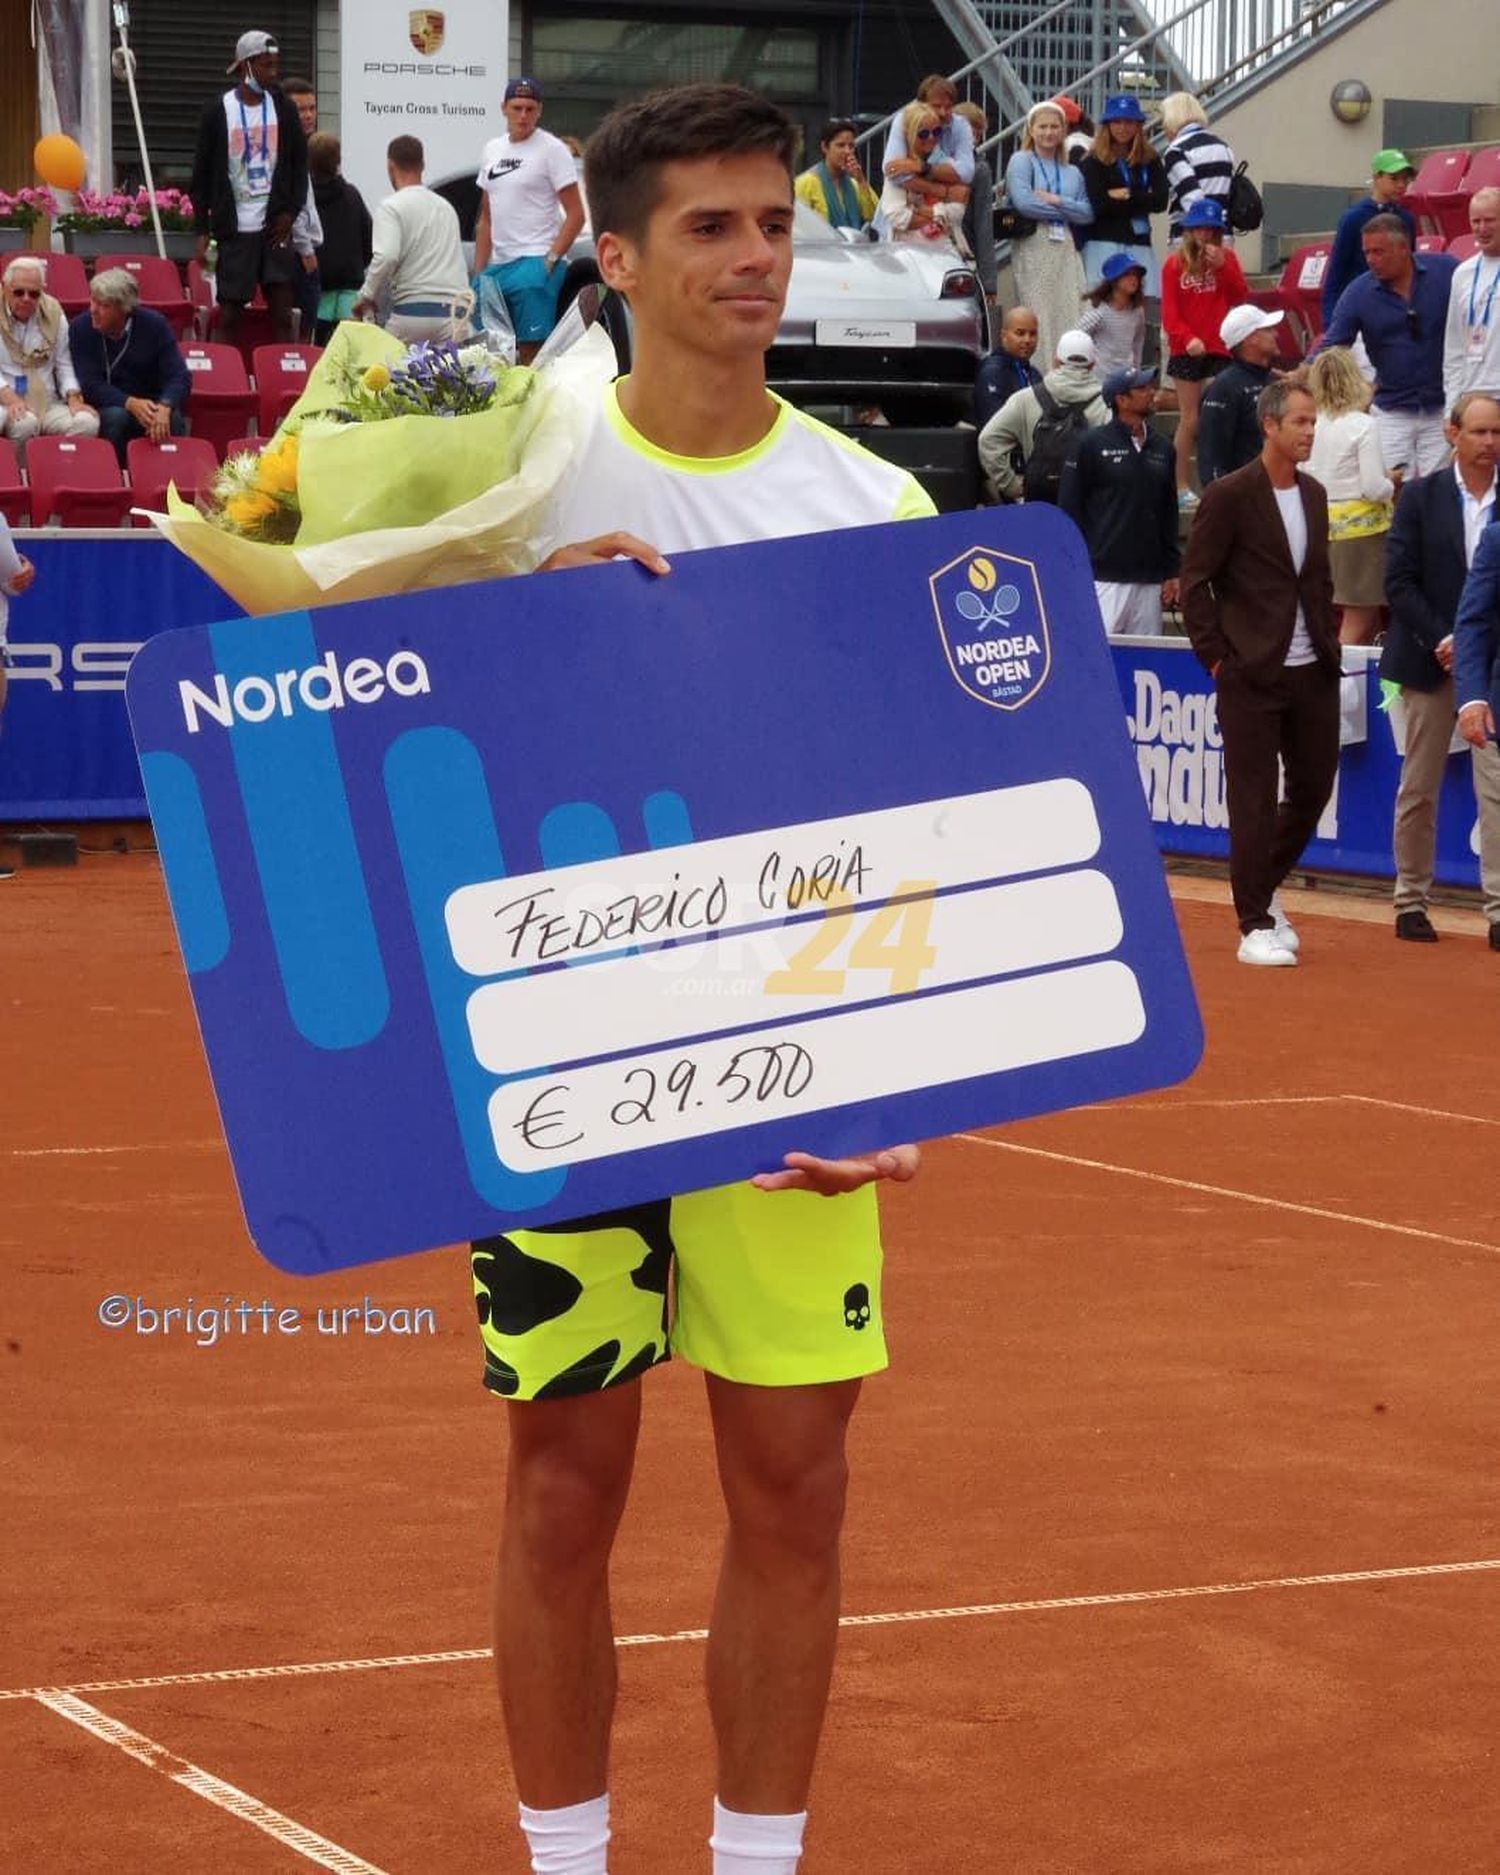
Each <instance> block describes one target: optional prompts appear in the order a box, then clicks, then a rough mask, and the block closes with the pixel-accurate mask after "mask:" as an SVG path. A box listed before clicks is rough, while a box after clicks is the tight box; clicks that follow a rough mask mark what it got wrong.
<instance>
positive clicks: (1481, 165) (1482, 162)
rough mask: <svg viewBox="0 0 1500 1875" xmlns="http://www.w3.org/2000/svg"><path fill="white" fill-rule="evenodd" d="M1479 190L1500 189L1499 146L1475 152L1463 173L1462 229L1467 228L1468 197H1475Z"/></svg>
mask: <svg viewBox="0 0 1500 1875" xmlns="http://www.w3.org/2000/svg"><path fill="white" fill-rule="evenodd" d="M1481 189H1500V146H1497V147H1496V148H1495V149H1492V150H1476V151H1475V152H1474V154H1473V155H1472V156H1471V157H1470V158H1469V167H1468V168H1467V169H1466V170H1465V171H1464V179H1463V187H1462V190H1461V193H1462V195H1463V198H1464V228H1465V230H1466V231H1467V228H1468V225H1469V224H1468V216H1469V197H1470V196H1471V195H1477V194H1478V193H1479V191H1480V190H1481Z"/></svg>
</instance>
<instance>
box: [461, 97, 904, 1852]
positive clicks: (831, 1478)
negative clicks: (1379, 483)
mask: <svg viewBox="0 0 1500 1875" xmlns="http://www.w3.org/2000/svg"><path fill="white" fill-rule="evenodd" d="M796 140H797V139H796V131H795V129H794V127H793V125H792V123H791V121H790V120H789V119H788V118H787V116H786V115H785V114H784V113H783V112H782V111H781V110H780V109H779V108H778V107H777V106H775V105H774V104H771V103H769V102H768V101H767V100H766V99H764V98H761V97H757V96H756V95H755V94H754V93H752V92H750V91H745V90H741V89H739V88H738V87H736V86H731V85H684V86H681V87H679V88H677V89H674V90H672V91H669V92H663V93H660V94H658V95H656V96H654V97H648V98H645V99H642V100H640V101H637V102H634V103H631V104H627V105H624V106H622V107H621V108H620V109H619V110H617V111H615V112H614V113H613V114H612V115H611V116H610V117H608V118H607V119H606V120H605V121H604V123H603V124H602V125H601V126H600V128H599V129H598V130H597V131H596V132H595V134H594V135H593V136H592V137H591V138H590V140H589V145H588V154H587V158H586V173H585V186H586V192H587V196H588V200H589V203H590V205H591V208H592V211H593V222H594V230H595V236H596V244H597V253H598V262H599V270H600V273H601V275H602V276H603V278H604V280H605V282H606V284H607V285H608V286H609V287H610V288H612V289H613V290H614V291H616V292H618V293H620V294H622V295H623V296H624V297H625V298H626V299H627V300H628V301H629V304H630V309H631V313H632V317H633V324H634V355H633V365H632V370H631V373H630V375H629V376H628V377H626V378H622V379H621V380H620V381H619V382H618V383H616V384H614V385H612V386H611V387H610V389H609V390H608V391H607V393H606V394H605V396H604V400H603V404H602V407H601V408H600V410H599V412H598V416H597V420H596V422H595V426H594V431H593V434H592V436H591V438H590V439H589V441H588V442H587V443H586V445H585V446H584V447H583V448H582V449H581V450H580V452H579V455H578V459H577V465H576V469H575V472H574V474H573V476H572V479H571V481H570V482H569V483H567V484H566V485H565V486H564V488H563V489H562V490H561V492H560V494H559V497H558V500H557V505H556V509H555V513H554V517H553V521H552V525H551V527H550V529H549V534H548V538H549V539H551V540H554V541H556V542H558V543H562V544H560V545H559V546H558V548H557V550H556V551H554V552H553V553H552V554H551V556H550V558H549V559H547V560H546V561H545V562H544V569H548V568H552V569H555V568H559V567H569V566H578V565H589V564H597V563H599V562H601V561H607V560H611V559H614V558H617V557H620V556H625V557H628V558H632V559H635V560H637V561H639V562H640V563H641V564H642V565H643V566H645V567H647V568H649V569H650V570H652V571H653V572H656V573H659V574H666V573H667V571H668V564H667V561H666V559H665V558H664V557H663V556H664V555H667V554H671V553H673V552H675V551H678V550H686V549H689V548H695V547H712V546H720V545H727V544H730V543H734V542H740V541H748V540H764V539H769V538H774V537H778V536H785V535H792V534H802V533H809V532H814V531H818V530H821V529H824V528H830V527H849V526H853V525H857V524H860V523H864V522H872V523H873V522H882V521H892V520H897V519H901V518H905V517H910V516H919V515H926V514H931V513H932V512H933V509H932V504H931V502H930V501H929V500H928V498H927V496H926V495H925V494H924V493H923V492H922V490H921V488H920V487H919V486H918V484H917V483H916V482H915V481H913V479H912V478H911V477H910V476H909V475H907V474H906V473H905V472H904V471H902V470H899V469H895V468H892V467H891V466H889V465H888V464H886V463H884V462H881V461H879V460H878V459H877V458H875V457H874V456H871V455H869V454H867V453H865V452H864V451H863V450H861V449H859V448H858V447H856V446H855V445H854V444H852V443H850V442H848V441H847V440H846V439H845V438H843V437H841V436H839V435H837V434H836V433H835V432H833V431H831V430H828V429H825V428H824V427H822V426H821V425H819V424H817V423H815V422H813V421H811V420H810V419H809V418H807V417H805V416H803V415H802V414H801V413H800V412H799V411H796V410H794V409H792V408H791V407H790V406H788V405H786V404H784V403H782V402H781V401H780V400H779V399H778V398H776V397H775V396H773V395H772V394H771V393H769V392H768V391H767V389H766V383H765V352H766V349H767V347H768V346H769V345H770V344H771V341H772V339H773V338H774V337H775V334H776V328H777V324H778V322H779V320H780V317H781V310H782V305H783V302H784V300H785V297H786V290H787V281H788V278H789V276H790V274H791V266H792V165H793V156H794V152H795V148H796ZM808 629H809V631H814V630H816V629H817V615H816V609H815V607H814V606H813V605H812V604H811V603H810V605H809V616H808ZM916 1169H917V1150H916V1148H915V1147H914V1146H909V1145H904V1146H896V1147H894V1148H892V1149H890V1150H886V1151H879V1152H873V1153H871V1154H870V1155H869V1156H868V1157H865V1158H853V1159H841V1160H832V1161H830V1160H824V1159H818V1158H814V1157H811V1156H809V1155H807V1154H804V1153H791V1154H788V1155H787V1158H786V1161H785V1165H784V1169H782V1170H780V1171H777V1172H772V1173H768V1174H764V1175H762V1176H760V1177H757V1178H755V1179H753V1180H751V1181H750V1182H748V1183H746V1184H743V1185H739V1186H732V1187H726V1188H724V1189H721V1190H716V1191H705V1192H694V1193H691V1194H689V1195H686V1196H683V1197H677V1198H670V1199H663V1200H661V1201H660V1202H658V1203H654V1204H648V1205H641V1206H639V1207H636V1208H634V1209H631V1210H626V1211H619V1212H614V1213H611V1214H609V1215H606V1216H599V1217H593V1218H586V1219H582V1220H579V1221H576V1222H573V1223H567V1224H560V1225H555V1226H551V1227H548V1228H546V1229H541V1230H524V1231H515V1232H512V1233H510V1234H509V1235H507V1236H503V1237H495V1238H490V1239H487V1240H486V1241H484V1242H481V1243H477V1244H475V1245H474V1246H473V1250H472V1263H473V1275H474V1288H475V1294H476V1298H477V1301H478V1308H479V1320H480V1326H481V1333H482V1336H483V1340H484V1348H485V1382H486V1385H487V1386H489V1387H490V1388H491V1389H493V1390H494V1391H495V1392H496V1393H498V1394H501V1395H502V1396H503V1397H504V1398H506V1399H507V1400H508V1401H509V1402H510V1410H509V1420H510V1428H509V1430H510V1469H509V1483H508V1489H507V1495H506V1505H505V1515H504V1528H503V1533H502V1538H501V1547H500V1563H499V1580H498V1591H497V1612H496V1650H495V1651H496V1661H497V1666H498V1671H499V1680H500V1694H501V1703H502V1707H503V1711H504V1716H505V1724H506V1730H507V1735H508V1738H509V1743H510V1754H511V1761H512V1765H513V1767H514V1772H515V1778H516V1785H517V1788H518V1791H519V1794H520V1797H521V1824H522V1827H523V1829H524V1830H525V1833H526V1837H527V1840H528V1843H529V1846H530V1851H531V1858H532V1862H531V1866H532V1868H533V1870H534V1871H536V1875H605V1870H606V1853H607V1844H608V1841H609V1798H608V1766H609V1742H610V1726H611V1719H612V1715H613V1708H614V1703H615V1684H616V1681H615V1649H614V1637H613V1632H612V1628H611V1621H610V1605H609V1559H610V1551H611V1548H612V1546H613V1543H614V1537H615V1531H616V1527H617V1525H618V1523H619V1519H620V1515H621V1512H622V1511H623V1509H624V1506H625V1500H626V1495H627V1492H628V1490H629V1486H630V1477H631V1469H632V1465H633V1462H634V1456H635V1448H636V1437H637V1431H638V1428H639V1424H640V1412H641V1385H640V1383H641V1377H642V1375H643V1374H645V1373H646V1372H647V1371H649V1370H650V1369H651V1368H652V1367H655V1366H657V1365H658V1364H659V1363H661V1362H663V1361H665V1360H666V1359H668V1357H669V1355H670V1354H671V1353H674V1352H675V1353H676V1354H678V1355H680V1356H682V1358H683V1359H685V1360H688V1361H690V1362H692V1363H693V1364H694V1365H695V1366H698V1367H701V1368H702V1369H703V1371H704V1374H705V1377H706V1381H707V1390H708V1404H709V1412H710V1417H711V1420H712V1425H713V1435H714V1440H715V1446H716V1452H717V1458H718V1468H719V1476H720V1481H721V1485H722V1489H723V1494H724V1501H725V1505H726V1508H727V1512H728V1532H727V1539H726V1542H725V1547H724V1556H723V1565H722V1569H721V1572H720V1576H719V1585H718V1592H717V1596H716V1599H715V1603H714V1609H713V1617H712V1631H711V1635H710V1639H709V1643H708V1657H707V1682H708V1701H709V1708H710V1712H711V1716H712V1719H713V1726H714V1732H715V1737H716V1739H717V1745H718V1794H717V1796H716V1798H715V1802H714V1811H713V1834H712V1837H711V1847H712V1853H713V1869H714V1871H715V1875H793V1871H795V1869H796V1867H797V1863H798V1860H799V1858H800V1855H801V1849H802V1837H803V1828H804V1825H805V1822H806V1806H807V1796H808V1788H809V1785H810V1782H811V1778H812V1771H813V1760H814V1756H815V1754H816V1750H817V1744H818V1736H819V1732H820V1730H821V1727H822V1723H823V1714H824V1708H825V1706H826V1704H827V1699H828V1688H829V1680H830V1676H831V1674H832V1669H833V1657H834V1647H835V1642H836V1639H837V1631H838V1615H839V1534H840V1529H841V1525H842V1522H843V1515H844V1496H845V1471H846V1466H845V1450H844V1447H845V1431H846V1428H847V1426H848V1423H849V1418H850V1415H851V1414H852V1413H853V1411H854V1407H855V1403H856V1401H857V1399H858V1397H859V1390H860V1383H861V1380H862V1378H863V1376H864V1375H866V1374H868V1373H873V1372H875V1371H876V1370H877V1369H879V1368H881V1367H883V1366H884V1365H885V1364H886V1352H885V1340H884V1334H883V1331H882V1316H881V1308H880V1257H881V1252H880V1230H879V1221H878V1217H877V1213H876V1198H875V1186H876V1184H877V1183H878V1182H879V1181H880V1180H882V1179H897V1180H905V1179H909V1178H911V1177H912V1176H913V1175H914V1173H915V1171H916ZM637 1860H638V1861H639V1862H640V1864H641V1866H642V1867H655V1868H666V1867H673V1868H681V1867H683V1866H684V1862H683V1860H682V1857H681V1854H680V1852H678V1851H671V1850H668V1849H667V1848H666V1846H665V1845H662V1844H658V1845H656V1846H655V1848H654V1849H651V1850H646V1849H642V1850H640V1851H637Z"/></svg>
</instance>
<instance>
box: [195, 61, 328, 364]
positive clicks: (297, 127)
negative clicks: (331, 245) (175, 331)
mask: <svg viewBox="0 0 1500 1875" xmlns="http://www.w3.org/2000/svg"><path fill="white" fill-rule="evenodd" d="M280 58H281V52H280V48H279V47H278V45H277V43H276V41H275V39H274V38H273V37H272V35H271V34H270V33H266V32H247V33H241V34H240V37H239V42H238V43H237V44H236V46H235V48H234V58H233V61H232V62H231V64H230V66H229V76H230V77H231V78H233V79H234V80H235V83H234V86H233V87H232V88H231V89H230V90H228V91H226V92H225V93H224V94H223V96H222V97H220V98H216V99H215V100H214V102H213V103H212V104H210V105H209V106H208V108H207V110H205V111H204V113H203V117H202V120H201V122H200V123H199V126H198V146H197V149H196V151H195V153H194V156H193V179H192V182H191V183H190V184H189V188H188V192H189V194H190V195H191V196H192V198H193V225H194V229H195V231H196V233H197V236H198V243H197V255H196V258H197V260H198V264H199V265H200V266H202V264H203V262H204V260H205V259H206V257H207V253H208V244H209V241H210V240H213V241H216V242H217V243H218V248H219V259H218V270H217V276H216V292H217V296H218V302H219V326H218V336H219V337H220V338H222V339H223V340H224V342H225V343H226V344H233V343H234V340H235V334H236V333H237V331H238V329H239V324H240V318H241V316H242V314H243V313H244V310H245V307H246V306H247V305H249V303H250V301H251V300H252V299H254V298H255V291H256V288H257V287H259V288H260V289H261V290H262V291H263V292H264V294H265V296H266V304H267V306H268V307H269V308H270V311H271V328H272V331H273V332H274V334H275V336H276V338H277V339H278V340H279V341H282V342H287V341H290V339H291V337H292V314H293V311H294V310H295V305H296V298H295V295H296V282H297V277H298V274H299V273H300V271H301V262H300V261H299V259H298V256H297V252H296V249H295V248H294V246H293V244H292V224H293V223H294V221H295V220H296V218H297V215H298V213H299V212H300V211H301V209H302V208H303V206H304V205H305V203H306V201H307V189H308V184H307V138H306V137H305V136H304V135H303V131H302V124H301V120H300V118H299V117H298V114H297V107H296V105H295V104H294V103H293V102H292V100H291V99H290V98H288V97H287V96H285V94H284V93H283V92H281V91H280V90H279V89H278V88H277V85H276V75H277V72H278V70H279V68H280Z"/></svg>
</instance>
